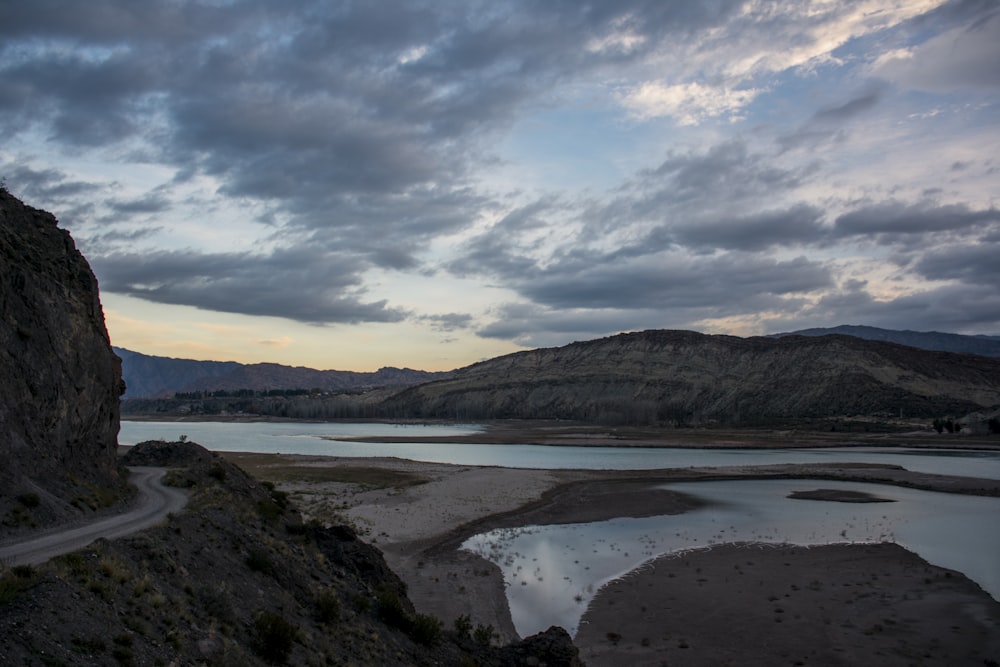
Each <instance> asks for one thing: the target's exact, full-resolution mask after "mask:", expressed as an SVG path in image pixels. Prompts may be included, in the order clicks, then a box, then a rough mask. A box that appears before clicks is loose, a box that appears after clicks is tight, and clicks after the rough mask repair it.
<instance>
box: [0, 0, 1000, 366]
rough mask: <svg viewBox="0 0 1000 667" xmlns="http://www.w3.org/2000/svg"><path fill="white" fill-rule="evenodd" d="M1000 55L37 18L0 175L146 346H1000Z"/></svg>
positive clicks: (882, 22)
mask: <svg viewBox="0 0 1000 667" xmlns="http://www.w3.org/2000/svg"><path fill="white" fill-rule="evenodd" d="M998 65H1000V3H998V2H997V1H996V0H962V1H955V2H944V1H941V0H898V1H894V0H814V1H811V2H806V1H796V2H791V1H769V0H745V1H738V0H714V1H712V2H698V3H695V2H688V1H687V0H676V1H667V0H590V1H586V0H579V1H577V0H572V1H559V0H552V1H550V2H548V1H547V2H530V1H528V0H524V1H517V0H514V1H503V0H489V1H488V2H478V1H476V0H456V1H449V0H430V1H428V2H418V1H413V0H405V1H404V0H387V1H385V2H377V1H374V0H373V1H371V2H346V1H345V2H325V1H320V0H284V1H282V2H271V1H270V0H246V1H241V0H214V1H213V0H201V1H198V0H176V1H168V0H157V1H154V0H146V1H144V2H134V1H133V0H88V2H78V1H75V0H62V1H60V0H5V2H4V9H3V17H2V20H0V137H2V141H0V176H2V177H3V178H4V179H5V181H6V185H7V187H8V189H9V190H10V191H11V192H13V193H14V194H15V195H17V196H18V197H20V198H21V199H22V200H24V201H25V202H26V203H28V204H31V205H33V206H36V207H38V208H43V209H46V210H49V211H51V212H53V213H54V214H56V216H57V217H58V218H59V219H60V222H61V224H62V225H63V226H64V227H66V228H67V229H69V230H71V232H72V234H73V236H74V238H75V239H76V241H77V244H78V245H79V247H80V248H81V250H82V251H83V252H84V254H85V255H86V256H87V257H88V259H89V260H90V262H91V264H92V266H93V268H94V271H95V273H96V274H97V276H98V279H99V281H100V285H101V294H102V301H103V304H104V309H105V315H106V317H107V320H108V328H109V331H110V333H111V336H112V341H113V342H114V343H115V344H116V345H119V346H122V347H126V348H129V349H133V350H136V351H139V352H144V353H147V354H156V355H166V356H177V357H188V358H199V359H233V360H237V361H244V362H253V361H275V362H279V363H286V364H296V365H307V366H311V367H315V368H336V369H354V370H374V369H376V368H378V367H380V366H384V365H393V366H409V367H412V368H425V369H435V370H436V369H450V368H455V367H458V366H462V365H465V364H468V363H471V362H474V361H476V360H479V359H482V358H487V357H492V356H496V355H498V354H504V353H506V352H510V351H514V350H518V349H522V348H525V347H538V346H551V345H561V344H564V343H567V342H570V341H573V340H583V339H589V338H596V337H600V336H604V335H609V334H613V333H617V332H620V331H630V330H639V329H648V328H671V329H694V330H698V331H704V332H708V333H730V334H736V335H753V334H762V333H772V332H779V331H789V330H794V329H800V328H805V327H814V326H834V325H837V324H866V325H872V326H880V327H887V328H897V329H915V330H922V331H926V330H939V331H953V332H959V333H989V334H1000V289H998V285H1000V210H998V208H997V207H998V203H997V200H998V198H1000V171H998V170H1000V104H998V103H1000V66H998Z"/></svg>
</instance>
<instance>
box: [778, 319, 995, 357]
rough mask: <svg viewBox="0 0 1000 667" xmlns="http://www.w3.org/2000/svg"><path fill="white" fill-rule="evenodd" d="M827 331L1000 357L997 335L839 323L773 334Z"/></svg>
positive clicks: (791, 334) (920, 346)
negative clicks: (968, 334) (898, 329)
mask: <svg viewBox="0 0 1000 667" xmlns="http://www.w3.org/2000/svg"><path fill="white" fill-rule="evenodd" d="M828 334H843V335H845V336H854V337H855V338H864V339H865V340H882V341H888V342H890V343H899V344H900V345H908V346H910V347H918V348H920V349H922V350H939V351H941V352H958V353H960V354H981V355H983V356H984V357H1000V336H963V335H961V334H953V333H941V332H940V331H894V330H892V329H879V328H878V327H865V326H856V325H850V324H842V325H840V326H838V327H830V328H826V329H803V330H801V331H792V332H790V333H778V334H772V335H773V336H774V337H781V336H826V335H828Z"/></svg>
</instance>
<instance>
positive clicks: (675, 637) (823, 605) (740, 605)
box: [255, 456, 1000, 665]
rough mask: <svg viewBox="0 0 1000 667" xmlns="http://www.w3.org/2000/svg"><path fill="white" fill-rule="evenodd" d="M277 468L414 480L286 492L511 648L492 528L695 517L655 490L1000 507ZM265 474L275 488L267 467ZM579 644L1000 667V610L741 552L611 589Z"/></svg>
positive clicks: (403, 467) (947, 584)
mask: <svg viewBox="0 0 1000 667" xmlns="http://www.w3.org/2000/svg"><path fill="white" fill-rule="evenodd" d="M277 458H279V459H280V465H281V466H282V467H283V470H286V471H287V470H288V468H289V467H290V466H291V467H293V468H301V469H302V470H309V471H310V472H311V473H315V472H316V469H323V468H330V469H336V468H338V467H341V466H349V467H358V466H363V467H364V468H365V469H366V470H382V471H387V472H392V473H393V474H400V475H407V476H408V477H407V479H408V482H407V483H406V484H401V485H389V486H384V487H382V488H370V487H366V486H362V485H358V484H355V483H350V482H331V481H315V480H317V479H321V478H322V476H321V475H320V476H316V475H313V474H310V475H309V476H308V477H309V478H310V479H313V480H314V481H295V480H294V475H292V478H291V479H288V478H286V479H285V480H284V481H280V482H279V483H280V485H281V488H282V489H284V490H286V491H288V492H290V493H291V494H292V497H293V499H294V500H295V501H296V503H297V504H298V505H299V506H300V507H301V508H303V510H304V511H305V512H306V513H307V514H308V515H311V516H313V517H315V518H317V519H320V520H324V521H326V520H331V521H336V520H343V519H346V520H348V521H350V522H351V523H353V524H354V525H355V526H356V527H358V528H359V529H360V530H361V531H362V533H363V534H364V536H365V539H367V540H369V541H371V542H373V543H375V544H376V545H377V546H378V547H379V548H380V549H382V550H383V552H384V553H385V555H386V559H387V560H388V562H389V564H390V566H391V567H392V568H393V569H394V570H395V571H396V572H397V573H398V574H399V575H400V576H401V577H402V578H403V579H404V581H406V582H407V585H408V587H409V593H410V597H411V599H412V600H413V602H414V604H415V605H416V607H417V608H418V610H419V611H421V612H423V613H429V614H434V615H436V616H438V617H439V618H441V619H442V620H443V621H444V622H445V623H446V624H448V625H450V624H451V623H452V621H453V620H454V619H455V618H456V617H458V616H460V615H468V616H470V618H471V619H472V622H473V623H474V624H483V625H491V626H493V628H494V629H495V630H496V631H497V638H498V640H500V641H509V640H512V639H515V638H516V636H517V635H516V632H515V630H514V626H513V623H512V621H511V618H510V612H509V610H508V608H507V602H506V595H505V591H504V583H503V579H502V575H501V573H500V570H499V568H497V567H496V566H495V565H493V564H492V563H490V562H489V561H486V560H484V559H482V558H479V557H477V556H475V555H473V554H471V553H469V552H465V551H460V550H458V549H457V547H458V546H459V545H460V544H461V543H462V541H464V539H466V538H467V537H469V536H471V535H474V534H477V533H480V532H483V531H486V530H489V529H492V528H496V527H503V526H521V525H532V524H535V525H539V524H551V523H577V522H586V521H597V520H602V519H607V518H614V517H618V516H653V515H659V514H669V513H679V512H684V511H687V510H689V509H691V508H692V507H694V506H695V505H694V504H693V501H692V500H691V499H690V497H688V496H684V495H683V494H679V493H674V492H669V491H657V490H654V489H653V488H652V487H654V486H655V485H656V484H660V483H663V482H670V481H689V480H699V479H705V480H708V479H741V478H754V477H772V478H773V477H783V478H803V477H805V478H815V479H817V480H825V479H845V480H861V481H877V482H881V483H889V484H899V485H905V486H913V487H917V488H927V489H933V490H941V491H948V492H957V493H976V494H982V495H1000V482H998V481H996V480H975V479H966V478H951V477H945V476H938V475H927V474H919V473H910V472H907V471H905V470H902V469H901V468H896V467H891V466H888V467H886V466H874V465H853V466H820V465H808V466H760V467H745V468H719V469H701V470H699V469H684V470H660V471H586V470H520V469H508V468H482V467H474V466H452V465H443V464H425V463H417V462H411V461H402V460H394V459H384V458H377V459H376V458H373V459H334V458H323V457H306V456H300V457H296V456H281V457H277ZM255 474H258V475H260V476H262V477H264V478H267V474H266V467H261V468H257V469H256V470H255ZM822 488H823V486H822V482H821V481H818V482H817V489H818V490H819V489H822ZM829 500H838V498H836V497H831V498H829ZM841 500H842V499H841ZM576 643H577V645H578V646H579V647H580V649H581V656H582V657H583V658H584V660H585V661H586V662H587V663H588V664H590V665H604V664H613V663H614V664H616V665H623V664H629V665H641V664H649V665H660V664H670V665H684V664H689V665H701V664H705V665H721V664H739V665H753V664H760V665H765V664H766V665H775V664H805V665H840V664H843V665H847V664H900V665H908V664H949V665H951V664H956V665H961V664H976V665H983V664H987V665H988V664H996V663H991V662H989V660H994V661H1000V603H998V602H997V601H995V600H993V599H992V598H991V597H990V596H989V595H987V594H986V593H984V592H983V591H982V590H981V589H980V588H979V587H978V586H977V585H976V584H974V583H972V582H970V581H969V580H968V579H966V578H965V577H964V576H962V575H960V574H958V573H953V572H950V571H946V570H944V569H942V568H938V567H935V566H931V565H929V564H927V563H926V562H925V561H923V560H922V559H920V558H919V557H918V556H916V555H914V554H912V553H909V552H907V551H905V550H904V549H902V548H901V547H897V546H895V545H878V546H868V545H840V546H828V547H816V548H812V549H805V548H797V547H768V548H764V549H761V548H759V547H757V546H745V545H744V546H727V547H724V548H716V549H713V550H711V551H698V552H691V553H688V554H686V555H685V556H684V557H683V558H682V559H677V558H673V559H671V558H665V559H660V560H659V561H656V562H655V564H654V565H651V566H649V567H645V568H643V569H642V570H641V571H640V572H633V573H631V574H630V575H629V576H627V577H625V578H624V579H621V580H618V581H615V582H612V583H611V584H609V585H607V586H606V587H605V588H603V589H602V590H601V591H599V592H598V594H597V595H596V597H595V598H594V600H593V601H592V603H591V605H590V607H589V609H588V611H587V613H586V615H585V617H584V620H583V623H582V624H581V628H580V631H579V633H578V635H577V637H576ZM984 660H986V661H987V662H985V663H984Z"/></svg>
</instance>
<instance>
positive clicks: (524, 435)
mask: <svg viewBox="0 0 1000 667" xmlns="http://www.w3.org/2000/svg"><path fill="white" fill-rule="evenodd" d="M122 420H123V421H135V422H165V423H192V422H223V423H225V422H231V423H295V422H300V423H310V424H338V423H349V424H351V423H358V424H361V423H376V424H428V425H433V424H466V423H467V424H469V425H474V426H481V427H483V430H482V431H479V432H477V433H475V434H471V435H452V436H433V437H420V436H412V435H411V436H380V437H330V438H329V439H330V440H338V441H342V442H382V443H414V444H419V443H426V442H436V443H454V444H498V445H501V444H502V445H521V444H533V445H547V446H553V447H559V446H566V447H622V448H684V449H688V448H690V449H762V448H763V449H802V448H839V447H843V448H852V447H908V448H913V449H923V448H928V449H969V450H987V451H995V450H1000V437H997V436H995V435H972V434H962V433H957V434H941V433H937V432H935V431H933V430H932V429H930V428H928V427H925V426H920V425H918V424H916V423H914V424H908V426H909V427H910V428H909V429H908V430H902V429H896V430H883V431H878V430H875V431H870V432H869V431H850V430H847V431H829V430H819V429H816V428H810V427H808V426H788V425H786V426H781V425H777V426H773V427H746V428H738V427H713V426H706V427H680V428H676V427H666V426H665V427H640V426H621V427H608V426H602V425H599V424H588V423H580V422H562V421H553V420H537V421H533V420H514V421H502V420H501V421H485V422H475V421H471V422H463V421H456V420H445V419H397V420H393V419H340V420H321V419H289V418H284V417H271V416H265V415H222V416H220V415H197V416H192V415H170V416H165V415H123V416H122Z"/></svg>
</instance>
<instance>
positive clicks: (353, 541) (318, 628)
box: [0, 442, 580, 667]
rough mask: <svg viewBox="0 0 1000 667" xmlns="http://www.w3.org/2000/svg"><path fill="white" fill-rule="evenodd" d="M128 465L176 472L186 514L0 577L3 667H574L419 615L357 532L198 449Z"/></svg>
mask: <svg viewBox="0 0 1000 667" xmlns="http://www.w3.org/2000/svg"><path fill="white" fill-rule="evenodd" d="M125 461H126V463H128V464H129V465H156V466H165V467H169V468H170V469H171V472H170V480H171V481H172V483H173V484H175V485H178V486H181V487H184V488H186V489H188V492H189V493H190V495H191V499H190V502H189V504H188V507H187V508H186V509H185V510H184V511H182V512H180V513H178V514H176V515H171V516H170V517H168V519H167V521H166V523H164V524H163V525H160V526H157V527H154V528H151V529H147V530H145V531H142V532H140V533H138V534H135V535H133V536H131V537H125V538H121V539H116V540H112V541H106V540H99V541H98V542H96V543H94V544H92V545H90V546H89V547H87V548H85V549H82V550H80V551H77V552H73V553H70V554H67V555H65V556H60V557H57V558H55V559H53V560H52V561H50V562H49V563H47V564H45V565H41V566H38V567H31V566H19V567H16V568H12V569H11V570H9V571H7V570H3V569H0V664H3V665H15V664H17V665H116V664H117V665H167V664H183V665H241V666H244V667H251V666H256V665H261V666H262V665H267V664H292V665H324V664H326V665H349V664H353V665H400V666H402V665H407V666H409V665H462V664H470V665H471V664H475V665H482V666H483V667H508V666H509V667H513V666H514V665H522V664H549V665H553V666H562V667H574V666H576V665H579V664H580V662H579V661H578V659H577V650H576V648H574V647H573V646H572V644H571V641H570V637H569V635H568V634H567V633H566V632H565V631H564V630H561V629H556V628H553V629H551V630H549V631H548V632H546V633H542V634H539V635H535V636H534V637H529V638H527V639H525V640H523V641H520V642H517V643H515V644H511V645H508V646H505V647H497V646H492V645H490V643H489V640H488V637H489V635H487V634H484V630H485V629H484V630H481V631H480V632H479V634H478V635H477V634H476V633H474V632H473V628H471V627H469V628H462V627H461V626H459V628H458V630H453V629H452V623H451V621H452V619H444V621H442V620H439V619H437V618H434V617H431V616H427V615H423V614H419V613H417V612H416V611H415V610H414V608H413V605H412V603H411V602H410V600H409V598H408V597H407V594H406V585H405V584H404V583H403V582H402V581H401V580H400V578H399V577H398V576H396V575H395V574H394V573H393V572H392V570H390V569H389V567H388V566H387V565H386V562H385V560H384V558H383V556H382V553H381V552H380V551H379V550H378V549H376V548H375V547H373V546H371V545H369V544H366V543H365V542H363V541H362V540H360V539H359V538H358V537H357V535H356V534H355V532H354V531H353V530H352V529H351V528H349V527H347V526H344V525H336V526H332V527H326V526H321V525H319V524H304V523H303V522H302V518H301V516H300V515H299V514H298V513H297V512H296V511H295V510H294V508H292V507H291V506H290V505H289V503H288V501H287V498H286V497H285V495H284V494H282V493H281V492H279V491H275V490H274V489H273V487H272V486H269V485H266V484H262V483H260V482H258V481H257V480H255V479H254V478H252V477H250V476H248V475H247V474H246V473H244V472H243V471H242V470H240V469H239V468H238V467H236V466H234V465H232V464H231V463H228V462H227V461H225V460H224V459H223V458H222V457H221V456H219V455H218V454H214V453H211V452H208V451H207V450H205V449H203V448H202V447H200V446H198V445H196V444H194V443H190V442H188V443H162V442H147V443H140V444H139V445H136V446H135V447H134V448H133V449H132V450H131V451H130V452H129V453H128V454H127V455H126V457H125ZM445 621H446V622H447V625H446V624H445ZM482 637H487V639H486V640H485V641H484V640H483V639H482ZM526 661H527V662H526Z"/></svg>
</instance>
